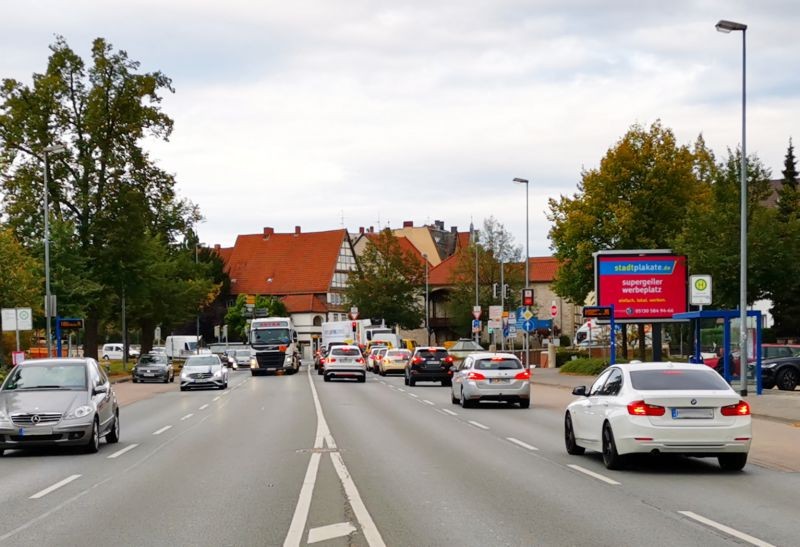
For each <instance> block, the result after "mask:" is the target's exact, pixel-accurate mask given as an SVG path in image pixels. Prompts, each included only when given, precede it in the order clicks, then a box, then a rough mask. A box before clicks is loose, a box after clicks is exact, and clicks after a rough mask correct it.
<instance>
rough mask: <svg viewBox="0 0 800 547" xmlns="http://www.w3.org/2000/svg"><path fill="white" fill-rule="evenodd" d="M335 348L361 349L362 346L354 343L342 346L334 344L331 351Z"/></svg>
mask: <svg viewBox="0 0 800 547" xmlns="http://www.w3.org/2000/svg"><path fill="white" fill-rule="evenodd" d="M335 349H357V350H358V351H361V348H360V347H358V346H354V345H352V344H347V345H341V346H333V347H332V348H331V351H333V350H335Z"/></svg>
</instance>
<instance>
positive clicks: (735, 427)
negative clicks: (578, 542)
mask: <svg viewBox="0 0 800 547" xmlns="http://www.w3.org/2000/svg"><path fill="white" fill-rule="evenodd" d="M572 394H573V395H577V396H579V397H580V398H579V399H577V400H575V401H573V402H572V403H570V404H569V406H567V412H566V415H565V417H564V440H565V444H566V448H567V452H568V453H569V454H573V455H579V454H583V452H584V450H586V449H590V450H598V451H600V452H602V454H603V463H605V465H606V467H607V468H609V469H620V468H622V467H624V464H625V455H626V454H634V453H654V454H658V453H670V454H683V455H686V456H696V457H716V458H717V459H718V460H719V465H720V467H722V468H723V469H727V470H736V471H738V470H741V469H742V468H743V467H744V466H745V463H747V453H748V452H749V450H750V440H751V438H752V424H751V420H750V405H748V404H747V402H745V401H742V400H741V398H740V397H739V395H738V394H737V393H736V392H735V391H734V390H733V389H731V387H730V386H729V385H728V384H727V383H726V382H725V380H724V379H723V378H722V377H721V376H720V375H719V374H717V373H716V372H714V371H713V370H712V369H711V368H709V367H707V366H701V365H696V364H686V363H632V364H623V365H614V366H611V367H609V368H607V369H606V370H605V371H603V373H602V374H601V375H600V376H598V378H597V380H595V382H594V384H592V387H591V388H590V389H589V390H588V391H587V390H586V387H585V386H580V387H576V388H575V389H574V390H573V391H572Z"/></svg>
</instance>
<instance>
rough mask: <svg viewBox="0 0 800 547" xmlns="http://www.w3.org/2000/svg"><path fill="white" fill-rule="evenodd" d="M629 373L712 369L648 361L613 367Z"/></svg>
mask: <svg viewBox="0 0 800 547" xmlns="http://www.w3.org/2000/svg"><path fill="white" fill-rule="evenodd" d="M613 366H615V367H617V368H623V369H625V370H629V371H636V370H708V371H712V372H713V369H712V368H710V367H708V366H707V365H705V364H703V363H674V362H672V361H650V362H646V363H617V364H615V365H613Z"/></svg>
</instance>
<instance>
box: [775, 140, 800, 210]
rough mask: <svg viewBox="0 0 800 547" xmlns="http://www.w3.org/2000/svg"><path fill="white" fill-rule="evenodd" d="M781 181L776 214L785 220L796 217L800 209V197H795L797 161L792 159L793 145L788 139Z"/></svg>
mask: <svg viewBox="0 0 800 547" xmlns="http://www.w3.org/2000/svg"><path fill="white" fill-rule="evenodd" d="M781 173H782V174H783V179H781V187H780V189H779V190H778V212H779V213H780V216H781V219H783V220H787V219H788V218H789V217H790V216H791V215H795V216H796V215H797V213H798V209H800V197H798V195H797V175H798V173H797V160H795V157H794V145H793V144H792V139H789V148H788V149H787V150H786V157H785V159H784V161H783V171H782V172H781Z"/></svg>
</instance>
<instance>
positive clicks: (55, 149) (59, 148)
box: [44, 144, 67, 357]
mask: <svg viewBox="0 0 800 547" xmlns="http://www.w3.org/2000/svg"><path fill="white" fill-rule="evenodd" d="M66 149H67V148H66V147H65V146H64V145H63V144H54V145H52V146H48V147H47V148H45V149H44V315H45V319H46V322H47V326H46V329H45V332H46V334H47V356H48V357H52V349H53V340H52V337H51V334H50V318H51V317H52V316H53V312H55V310H54V309H53V308H54V306H53V302H51V300H52V296H51V295H50V205H49V200H48V193H49V192H48V187H47V173H48V171H49V170H50V162H49V156H50V154H58V153H59V152H64V151H65V150H66Z"/></svg>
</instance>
